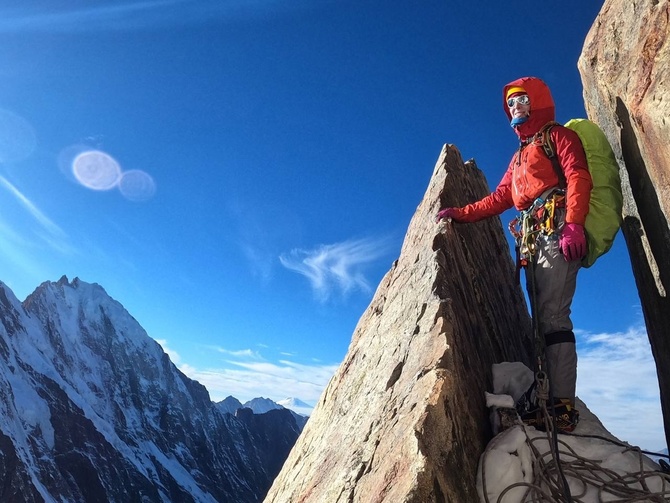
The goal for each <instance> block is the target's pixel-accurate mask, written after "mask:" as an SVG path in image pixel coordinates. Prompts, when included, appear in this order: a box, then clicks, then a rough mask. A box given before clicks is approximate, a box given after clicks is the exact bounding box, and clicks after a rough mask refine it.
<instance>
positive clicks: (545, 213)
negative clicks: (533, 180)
mask: <svg viewBox="0 0 670 503" xmlns="http://www.w3.org/2000/svg"><path fill="white" fill-rule="evenodd" d="M564 206H565V193H564V192H563V191H561V190H553V191H552V192H551V193H550V194H549V195H548V197H546V198H543V197H538V198H537V199H535V201H533V204H532V205H531V206H530V208H528V209H527V210H524V211H522V212H521V213H520V214H519V216H518V217H516V218H515V219H513V220H512V221H511V222H510V223H509V226H508V228H509V231H510V233H511V234H512V236H513V237H514V240H515V241H516V248H517V254H518V259H519V260H518V262H519V265H521V266H522V267H526V266H527V265H528V261H529V259H530V258H531V257H532V256H533V255H535V252H536V250H537V246H536V240H537V237H538V236H539V235H540V234H543V235H545V236H551V235H552V234H554V233H555V232H556V209H557V208H562V207H564Z"/></svg>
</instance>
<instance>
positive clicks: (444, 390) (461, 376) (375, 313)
mask: <svg viewBox="0 0 670 503" xmlns="http://www.w3.org/2000/svg"><path fill="white" fill-rule="evenodd" d="M488 192H489V190H488V187H487V184H486V181H485V179H484V177H483V175H482V173H481V171H480V170H479V169H478V168H477V167H476V166H475V164H474V162H472V161H469V162H467V163H465V164H464V163H463V161H462V159H461V156H460V153H459V152H458V150H457V149H456V148H455V147H454V146H451V145H447V146H445V147H444V149H443V150H442V153H441V155H440V157H439V159H438V162H437V165H436V166H435V171H434V173H433V176H432V179H431V180H430V184H429V187H428V190H427V191H426V194H425V196H424V198H423V201H422V202H421V204H420V205H419V207H418V209H417V211H416V213H415V215H414V217H413V219H412V221H411V223H410V226H409V229H408V231H407V235H406V237H405V241H404V244H403V247H402V250H401V253H400V257H399V258H398V260H397V261H396V262H395V263H394V264H393V266H392V268H391V270H390V271H389V272H388V273H387V274H386V276H385V277H384V278H383V280H382V281H381V284H380V285H379V287H378V289H377V292H376V293H375V295H374V298H373V300H372V302H371V304H370V306H369V307H368V309H367V310H366V311H365V313H364V314H363V316H362V318H361V319H360V321H359V323H358V326H357V327H356V329H355V331H354V334H353V337H352V341H351V345H350V347H349V350H348V353H347V355H346V357H345V359H344V361H343V363H342V364H341V366H340V368H339V369H338V371H337V372H336V374H335V376H334V377H333V378H332V380H331V382H330V383H329V385H328V387H327V389H326V390H325V391H324V393H323V395H322V397H321V399H320V401H319V403H318V405H317V406H316V408H315V410H314V413H313V414H312V416H311V418H310V420H309V421H308V423H307V426H306V428H305V430H304V431H303V434H302V436H301V437H300V438H299V439H298V443H297V444H296V446H295V447H294V449H293V450H292V452H291V454H290V456H289V458H288V460H287V461H286V463H285V464H284V467H283V470H282V471H281V473H280V475H279V476H278V477H277V479H275V482H274V485H273V486H272V488H271V490H270V492H269V493H268V496H267V497H266V499H265V501H266V503H284V502H287V501H291V502H295V503H298V502H301V503H307V502H313V503H328V502H336V501H338V502H339V501H351V502H382V501H384V502H394V503H396V502H408V503H409V502H415V503H429V502H437V501H458V502H461V503H467V502H476V501H478V499H477V493H476V489H475V473H476V469H477V462H478V459H479V455H480V454H481V452H482V451H483V450H484V448H485V446H486V442H487V441H488V440H489V439H490V431H489V429H488V424H489V421H488V417H487V411H486V407H485V403H484V392H485V390H490V389H491V365H492V364H493V363H495V362H501V361H523V362H525V363H526V364H527V365H529V366H531V367H532V364H530V360H531V357H530V355H529V353H528V352H529V350H532V347H533V344H532V338H531V335H530V333H531V327H530V319H529V316H528V311H527V308H526V304H525V301H524V298H523V294H522V291H521V289H520V287H519V286H518V285H517V284H516V283H515V281H514V265H513V261H512V260H511V257H510V253H509V244H508V242H507V241H506V239H505V235H504V231H503V228H502V225H501V222H500V220H499V219H497V218H493V219H489V220H487V221H484V222H479V223H476V224H467V225H460V224H456V223H453V224H447V225H446V226H444V227H445V228H444V232H443V233H441V232H440V228H439V226H438V225H436V223H435V214H436V213H437V211H438V210H439V208H440V207H441V206H446V205H463V204H465V203H467V202H470V201H473V200H476V199H478V198H480V197H482V196H483V195H485V194H487V193H488Z"/></svg>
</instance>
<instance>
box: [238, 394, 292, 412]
mask: <svg viewBox="0 0 670 503" xmlns="http://www.w3.org/2000/svg"><path fill="white" fill-rule="evenodd" d="M244 407H246V408H247V409H251V410H253V411H254V414H263V413H264V412H268V411H270V410H275V409H282V408H283V407H282V406H281V405H279V404H278V403H275V402H273V401H272V400H270V399H269V398H263V397H259V398H254V399H253V400H249V401H248V402H246V403H245V404H244Z"/></svg>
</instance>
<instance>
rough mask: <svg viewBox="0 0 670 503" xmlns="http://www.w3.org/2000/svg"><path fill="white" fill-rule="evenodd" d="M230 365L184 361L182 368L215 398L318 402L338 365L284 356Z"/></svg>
mask: <svg viewBox="0 0 670 503" xmlns="http://www.w3.org/2000/svg"><path fill="white" fill-rule="evenodd" d="M227 363H228V364H229V365H231V367H223V366H222V367H221V368H210V369H197V368H195V367H192V366H190V365H181V366H179V369H180V370H181V371H182V372H184V374H186V375H187V376H188V377H190V378H191V379H195V380H196V381H198V382H199V383H200V384H202V385H204V386H205V387H206V388H207V390H208V391H209V394H210V397H211V399H212V400H213V401H215V402H218V401H221V400H223V399H224V398H226V397H227V396H229V395H232V396H234V397H235V398H237V399H238V400H240V401H241V402H243V403H244V402H246V401H248V400H251V399H252V398H257V397H264V398H270V399H271V400H274V401H279V400H283V399H284V398H287V397H296V398H299V399H301V400H303V401H305V402H308V403H311V404H316V402H317V401H318V399H319V397H320V396H321V393H322V392H323V390H324V389H325V387H326V385H327V384H328V382H329V381H330V378H331V377H332V376H333V374H334V373H335V371H336V370H337V367H338V366H337V365H304V364H299V363H295V362H290V361H286V360H282V361H280V362H277V363H271V362H241V361H229V362H227Z"/></svg>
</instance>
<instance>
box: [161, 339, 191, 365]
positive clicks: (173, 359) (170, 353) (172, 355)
mask: <svg viewBox="0 0 670 503" xmlns="http://www.w3.org/2000/svg"><path fill="white" fill-rule="evenodd" d="M155 340H156V342H157V343H158V344H160V346H161V347H162V348H163V351H165V354H167V355H168V356H169V357H170V361H171V362H172V363H174V364H175V365H177V366H178V365H179V362H181V357H180V356H179V353H177V352H176V351H174V350H173V349H170V348H169V347H168V341H167V340H165V339H155ZM182 372H184V371H183V370H182ZM184 373H186V372H184Z"/></svg>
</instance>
